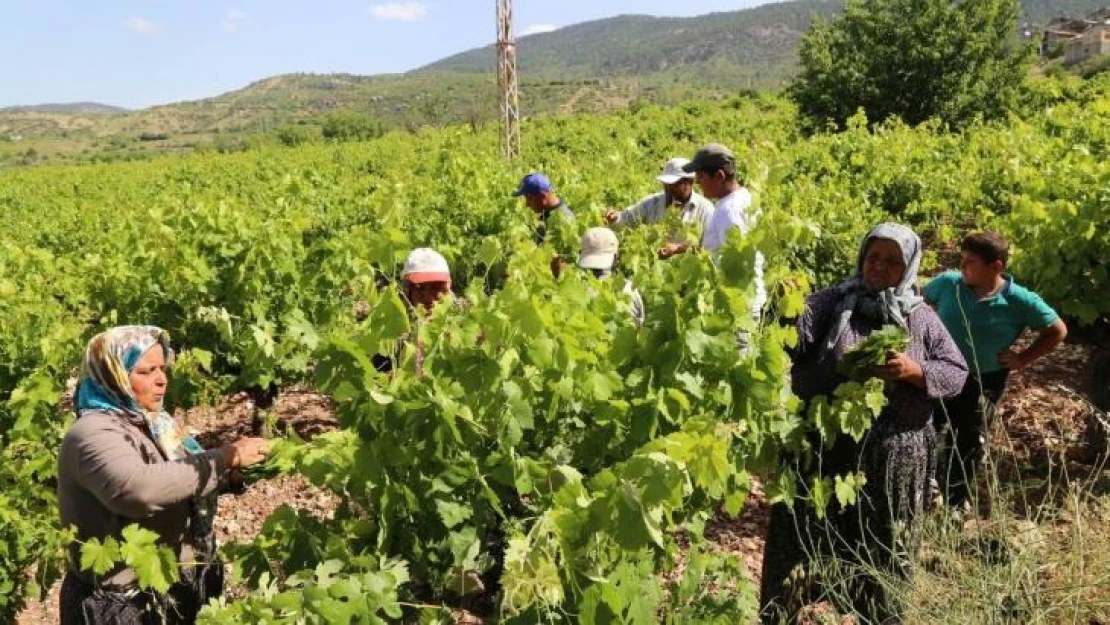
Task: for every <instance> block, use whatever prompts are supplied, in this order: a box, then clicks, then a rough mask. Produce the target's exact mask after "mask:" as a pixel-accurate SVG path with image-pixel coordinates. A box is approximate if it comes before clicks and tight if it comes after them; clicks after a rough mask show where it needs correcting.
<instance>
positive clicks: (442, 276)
mask: <svg viewBox="0 0 1110 625" xmlns="http://www.w3.org/2000/svg"><path fill="white" fill-rule="evenodd" d="M401 277H402V278H403V279H405V280H408V281H409V282H413V283H420V282H450V281H451V269H450V268H449V267H448V266H447V260H446V259H444V258H443V256H441V255H440V253H439V252H437V251H435V250H433V249H431V248H427V247H418V248H416V249H415V250H413V251H411V252H409V257H408V258H406V259H405V268H404V270H402V271H401Z"/></svg>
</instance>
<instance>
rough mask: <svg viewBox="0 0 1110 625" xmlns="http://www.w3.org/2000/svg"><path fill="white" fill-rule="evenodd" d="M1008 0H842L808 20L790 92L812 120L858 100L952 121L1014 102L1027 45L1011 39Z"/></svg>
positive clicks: (871, 112)
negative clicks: (837, 13)
mask: <svg viewBox="0 0 1110 625" xmlns="http://www.w3.org/2000/svg"><path fill="white" fill-rule="evenodd" d="M1019 13H1020V8H1019V7H1018V4H1017V2H1016V1H1015V0H956V1H953V0H849V2H848V5H847V7H846V8H845V12H844V15H843V16H841V17H839V18H836V19H835V20H833V21H832V22H831V23H829V22H825V21H823V20H820V19H816V20H814V23H813V26H812V27H811V28H810V30H809V32H808V33H807V34H806V36H805V38H804V39H803V41H802V47H801V50H800V51H799V55H800V58H801V68H802V69H801V73H800V74H799V76H798V77H797V78H796V79H795V81H794V83H793V84H792V85H791V86H790V95H791V97H792V98H793V100H794V101H795V102H796V103H797V104H798V106H799V108H800V109H801V112H802V113H803V114H804V115H806V116H808V117H809V118H811V120H812V121H813V122H814V123H816V124H817V125H824V124H826V123H829V122H831V123H833V124H836V125H837V126H838V127H843V126H844V124H845V121H846V120H847V119H848V118H849V117H851V116H852V115H854V114H855V113H856V112H857V111H858V109H859V108H863V109H864V111H866V113H867V117H868V119H870V120H871V121H872V122H880V121H882V120H884V119H886V118H888V117H892V116H897V117H900V118H901V119H902V120H903V121H905V122H906V123H909V124H919V123H921V122H923V121H925V120H927V119H930V118H937V119H939V120H941V121H942V122H944V123H946V124H948V125H949V126H950V127H953V128H959V127H961V126H964V125H966V124H968V123H970V122H971V121H973V120H975V119H976V118H983V119H991V118H998V117H1001V116H1004V115H1005V114H1006V112H1007V111H1008V110H1010V109H1012V108H1013V107H1014V106H1015V105H1016V104H1017V103H1018V99H1019V97H1020V93H1021V90H1022V85H1023V83H1024V80H1025V77H1026V75H1027V72H1028V69H1029V64H1030V63H1031V62H1032V59H1033V55H1032V53H1033V49H1032V47H1030V46H1028V45H1024V44H1022V43H1021V42H1019V40H1018V38H1017V20H1018V15H1019Z"/></svg>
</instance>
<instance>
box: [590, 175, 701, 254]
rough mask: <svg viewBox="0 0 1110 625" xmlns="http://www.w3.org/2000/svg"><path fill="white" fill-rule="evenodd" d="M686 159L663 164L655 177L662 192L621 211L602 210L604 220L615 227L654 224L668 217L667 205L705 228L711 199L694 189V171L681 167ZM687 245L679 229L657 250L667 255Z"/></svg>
mask: <svg viewBox="0 0 1110 625" xmlns="http://www.w3.org/2000/svg"><path fill="white" fill-rule="evenodd" d="M687 163H689V161H688V160H686V159H684V158H681V157H680V158H672V159H671V160H669V161H667V163H666V164H665V165H663V173H662V174H660V175H658V176H656V178H655V179H656V180H658V181H659V182H662V183H663V192H662V193H655V194H653V195H649V196H647V197H645V198H643V199H642V200H640V201H639V202H637V203H636V204H634V205H632V206H630V207H628V208H626V209H624V210H623V211H616V210H609V211H606V212H605V221H606V222H607V223H609V224H610V225H612V226H613V227H615V228H621V227H625V228H634V227H636V226H639V225H641V224H655V223H659V222H660V221H664V220H665V219H667V209H668V208H672V207H673V208H674V209H675V210H678V211H680V213H679V219H680V220H681V222H682V223H683V224H696V225H697V227H698V229H699V231H701V232H704V231H705V227H706V226H707V225H708V223H709V217H710V216H712V215H713V202H710V201H709V200H707V199H706V198H705V197H703V196H702V195H700V194H698V193H695V192H694V174H692V173H687V172H685V171H683V169H682V168H683V167H684V166H685V165H686V164H687ZM687 247H688V245H687V244H686V243H685V242H684V241H683V240H682V237H681V236H680V235H679V233H672V235H671V240H669V241H667V244H666V245H665V246H664V247H663V249H660V250H659V256H660V258H668V257H670V256H673V255H674V254H678V253H681V252H683V251H685V250H686V248H687Z"/></svg>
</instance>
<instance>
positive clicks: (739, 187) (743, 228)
mask: <svg viewBox="0 0 1110 625" xmlns="http://www.w3.org/2000/svg"><path fill="white" fill-rule="evenodd" d="M682 169H683V171H685V172H687V173H692V174H694V180H695V181H696V182H697V183H698V186H699V187H701V192H702V193H703V194H704V195H705V197H707V198H709V199H711V200H714V201H715V202H716V208H715V209H714V210H713V214H712V215H711V216H710V217H709V223H708V224H707V225H706V228H705V232H704V234H703V235H702V238H701V246H702V247H703V248H705V250H706V251H707V252H709V253H710V255H711V257H712V258H713V260H714V262H716V259H717V252H718V250H719V249H720V248H721V246H722V245H724V244H725V241H727V240H728V233H729V230H731V229H732V228H737V229H738V230H740V234H742V235H746V234H748V232H749V231H750V230H751V229H752V228H753V227H754V226H755V217H756V215H755V213H754V212H753V211H752V194H751V193H749V192H748V190H747V189H746V188H744V185H743V184H742V183H741V182H740V180H739V178H738V177H737V175H736V157H735V156H734V155H733V153H732V150H729V149H728V148H726V147H725V146H723V145H720V144H719V143H710V144H709V145H707V146H705V147H703V148H702V149H700V150H698V152H697V154H695V155H694V158H693V159H691V161H690V162H689V163H687V164H686V165H685V166H684V167H683V168H682ZM753 295H754V296H753V299H752V302H751V307H752V316H754V317H755V318H757V319H758V318H759V316H760V314H761V312H762V310H763V305H764V304H765V303H766V302H767V289H766V287H765V286H764V284H763V255H762V254H760V253H758V252H757V253H756V257H755V293H754V294H753Z"/></svg>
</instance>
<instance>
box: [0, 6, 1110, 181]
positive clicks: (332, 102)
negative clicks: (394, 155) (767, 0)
mask: <svg viewBox="0 0 1110 625" xmlns="http://www.w3.org/2000/svg"><path fill="white" fill-rule="evenodd" d="M1106 1H1107V0H1023V2H1022V6H1023V10H1024V12H1025V19H1026V20H1027V21H1029V22H1031V23H1035V24H1042V23H1044V22H1046V21H1048V20H1050V19H1052V18H1053V17H1055V16H1058V15H1060V14H1067V15H1085V14H1086V13H1088V12H1090V11H1091V10H1093V9H1094V8H1097V7H1098V6H1100V5H1101V4H1103V3H1104V2H1106ZM843 6H844V2H843V0H794V1H792V2H781V3H773V4H766V5H762V6H759V7H755V8H751V9H745V10H740V11H732V12H724V13H716V14H710V15H702V16H697V17H684V18H676V17H650V16H644V15H623V16H618V17H613V18H608V19H602V20H596V21H591V22H585V23H581V24H574V25H570V26H566V27H563V28H560V29H558V30H556V31H554V32H551V33H542V34H536V35H529V36H526V37H521V39H520V42H519V45H518V47H519V50H518V52H519V62H520V69H521V94H522V101H521V110H522V112H523V113H524V114H525V115H537V114H546V113H553V112H570V111H577V112H601V111H606V110H611V109H613V108H615V107H619V106H624V105H626V104H628V103H629V102H631V101H633V100H647V101H652V102H658V103H670V102H675V101H678V100H681V99H685V98H688V97H690V96H698V97H703V98H705V97H709V98H712V97H716V96H719V95H728V94H733V93H735V92H736V91H737V90H740V89H756V90H763V89H776V88H778V87H780V86H781V85H783V84H784V83H785V82H786V81H787V80H788V79H789V77H790V76H791V75H792V74H793V72H794V71H795V64H796V59H797V48H798V45H799V42H800V40H801V37H802V35H803V33H804V32H805V31H806V29H807V28H808V27H809V24H810V20H811V19H812V18H813V16H815V15H817V16H823V17H825V18H828V17H832V16H834V15H836V14H837V13H839V12H840V11H841V10H842V9H843ZM494 61H495V54H494V48H493V47H492V46H486V47H483V48H478V49H474V50H468V51H465V52H462V53H459V54H456V55H453V56H450V57H447V58H445V59H442V60H440V61H437V62H435V63H432V64H430V65H427V66H424V67H421V68H419V69H417V70H414V71H412V72H409V73H406V74H391V75H377V76H359V75H352V74H287V75H281V76H274V77H270V78H266V79H263V80H259V81H257V82H254V83H252V84H250V85H248V86H246V87H244V88H243V89H239V90H237V91H233V92H229V93H225V94H223V95H219V96H216V97H212V98H207V99H203V100H197V101H193V102H182V103H177V104H170V105H164V106H156V107H151V108H148V109H144V110H141V111H134V112H128V111H125V110H123V109H119V108H117V107H110V106H107V105H101V104H93V103H80V104H66V105H41V106H28V107H15V108H9V109H0V163H2V162H5V161H7V162H11V161H12V160H13V159H19V160H20V162H34V161H35V160H41V158H42V157H43V156H50V157H51V158H54V157H56V156H62V157H63V158H66V159H72V158H77V159H86V158H95V157H108V158H131V157H134V156H141V155H146V154H151V153H158V152H165V151H176V150H187V149H193V148H196V147H201V146H212V147H216V148H219V149H232V148H234V147H236V146H238V145H241V144H242V142H243V141H244V138H245V137H249V136H252V135H258V134H264V133H269V132H271V131H273V130H274V129H275V128H282V127H285V126H290V125H292V126H302V127H305V128H306V129H307V130H306V132H308V133H310V134H311V133H316V134H318V133H319V131H318V128H319V127H320V126H321V124H323V123H324V120H325V119H326V118H327V116H328V115H330V114H332V113H333V112H336V111H354V112H357V113H358V114H360V115H365V116H368V117H372V118H373V119H375V120H377V122H379V123H380V124H381V126H382V127H383V128H385V129H390V128H415V127H419V126H424V125H429V124H431V125H443V124H453V123H471V124H481V123H485V122H488V121H491V120H492V119H494V117H495V115H496V110H497V108H496V104H495V102H496V93H495V89H494V85H493V79H492V76H491V73H492V71H493V65H494ZM14 138H18V139H19V141H18V142H13V139H14ZM4 141H7V142H8V144H7V145H5V144H4V143H3V142H4Z"/></svg>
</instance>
